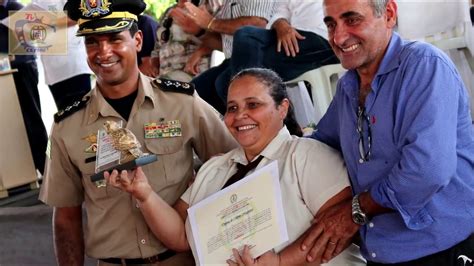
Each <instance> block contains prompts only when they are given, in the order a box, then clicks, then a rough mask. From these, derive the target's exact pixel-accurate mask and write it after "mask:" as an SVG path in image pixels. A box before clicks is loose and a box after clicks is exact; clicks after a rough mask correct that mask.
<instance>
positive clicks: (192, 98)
mask: <svg viewBox="0 0 474 266" xmlns="http://www.w3.org/2000/svg"><path fill="white" fill-rule="evenodd" d="M151 81H152V80H151V79H150V78H148V77H146V76H144V75H142V74H141V75H140V82H139V89H138V95H137V98H136V100H135V103H134V105H133V107H132V111H131V113H130V117H129V120H128V121H125V120H124V119H123V118H121V116H120V115H119V114H118V113H117V112H116V111H115V110H114V109H113V108H112V107H111V106H110V105H109V104H108V103H107V102H106V100H105V99H104V97H103V96H102V94H101V93H100V91H99V90H98V89H97V88H96V89H94V90H92V91H91V92H90V93H89V96H90V99H89V100H88V101H87V103H86V106H85V107H84V108H82V109H80V110H78V111H76V112H74V113H73V114H71V115H70V116H69V117H67V118H65V119H64V120H62V121H60V122H58V123H56V124H55V125H54V127H53V129H52V133H51V137H50V142H51V143H50V145H51V146H50V156H49V159H48V161H47V164H46V168H47V170H46V173H45V180H44V183H43V186H42V188H41V193H40V200H42V201H43V202H45V203H46V204H48V205H51V206H55V207H71V206H79V205H81V204H82V203H83V202H84V206H85V209H86V212H87V228H86V230H85V246H86V254H87V255H88V256H90V257H93V258H109V257H115V258H146V257H150V256H153V255H156V254H158V253H161V252H163V251H164V250H166V248H165V247H164V246H163V245H162V244H161V243H160V241H158V240H157V239H156V238H155V236H154V235H153V233H152V232H151V231H150V229H149V228H148V227H147V225H146V222H145V220H144V219H143V216H142V214H141V213H140V210H139V209H138V204H136V201H135V199H133V198H132V197H131V196H130V194H129V193H126V192H122V191H121V190H119V189H116V188H113V187H111V186H107V187H102V188H98V187H97V186H96V185H95V184H94V183H92V182H91V180H90V176H91V175H92V174H94V169H95V162H94V161H92V162H90V161H91V160H90V158H91V157H94V156H95V153H87V152H85V150H86V149H87V148H89V147H90V143H89V142H87V141H86V140H84V139H83V138H84V137H86V136H88V135H90V134H96V133H97V131H98V130H99V129H101V128H102V126H103V124H104V122H105V121H107V120H114V121H120V120H122V121H123V122H122V123H123V127H126V128H128V129H130V130H131V131H132V132H134V134H135V135H136V136H137V138H138V140H139V142H140V143H141V144H142V150H143V151H144V152H148V153H153V154H156V155H158V161H156V162H154V163H152V164H148V165H146V166H143V170H144V171H145V173H146V175H147V177H148V179H149V181H150V183H151V185H152V187H153V189H154V190H155V191H156V192H157V193H158V194H159V195H160V196H161V197H162V198H163V199H164V200H165V201H166V202H168V203H169V204H170V205H172V204H174V202H175V201H176V200H177V199H178V198H179V197H180V196H181V195H182V194H183V192H184V191H185V190H186V188H187V185H188V183H189V181H190V179H191V178H192V176H193V149H194V150H195V151H196V153H197V154H198V156H199V157H200V159H201V160H203V161H205V160H207V159H209V158H210V157H211V156H213V155H215V154H218V153H222V152H227V151H229V150H231V149H232V148H233V147H235V146H236V143H235V141H234V140H233V138H232V137H231V135H230V134H229V133H228V131H227V129H226V128H225V126H224V124H223V122H222V121H221V119H220V118H219V116H218V114H217V112H216V111H215V110H213V109H212V107H210V106H209V105H208V104H206V103H205V102H204V101H203V100H202V99H201V98H199V97H198V96H197V95H196V94H193V95H187V94H185V93H179V92H169V91H163V90H162V89H160V88H159V86H161V85H158V84H155V83H153V85H152V83H151ZM175 84H177V85H171V86H168V87H171V88H172V87H173V86H174V87H175V88H180V85H179V83H175ZM180 89H181V90H183V91H185V89H184V88H180ZM173 120H179V122H180V123H181V130H182V136H180V137H168V138H152V139H145V137H144V135H145V133H144V124H145V123H151V122H156V123H159V122H160V121H161V122H166V121H173ZM88 159H89V160H88Z"/></svg>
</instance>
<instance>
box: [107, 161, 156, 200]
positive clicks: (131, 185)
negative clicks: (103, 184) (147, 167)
mask: <svg viewBox="0 0 474 266" xmlns="http://www.w3.org/2000/svg"><path fill="white" fill-rule="evenodd" d="M129 175H130V176H131V177H129ZM104 178H105V180H106V181H107V183H108V184H110V185H112V186H113V187H116V188H119V189H121V190H123V191H125V192H128V193H130V194H132V196H134V197H135V198H136V199H137V200H138V201H139V202H145V201H146V200H147V199H148V197H149V196H150V195H151V194H152V192H153V190H152V189H151V186H150V184H149V183H148V179H147V178H146V176H145V173H143V170H142V168H141V167H137V168H136V169H135V170H133V171H131V172H127V171H126V170H122V171H121V172H120V173H119V171H117V170H115V169H114V170H113V171H112V173H109V172H104Z"/></svg>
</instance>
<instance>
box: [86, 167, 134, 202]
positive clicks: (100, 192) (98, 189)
mask: <svg viewBox="0 0 474 266" xmlns="http://www.w3.org/2000/svg"><path fill="white" fill-rule="evenodd" d="M93 174H94V167H92V170H90V171H87V172H85V173H84V174H83V176H82V184H83V186H84V193H85V195H86V196H85V197H86V201H87V200H88V199H90V200H91V201H92V202H94V204H96V206H104V205H105V204H106V202H107V200H109V199H112V198H115V197H117V196H119V195H122V194H125V193H126V192H122V191H121V190H120V189H118V188H115V187H112V186H110V185H107V186H105V187H104V186H98V185H97V184H96V183H95V182H92V181H91V176H92V175H93Z"/></svg>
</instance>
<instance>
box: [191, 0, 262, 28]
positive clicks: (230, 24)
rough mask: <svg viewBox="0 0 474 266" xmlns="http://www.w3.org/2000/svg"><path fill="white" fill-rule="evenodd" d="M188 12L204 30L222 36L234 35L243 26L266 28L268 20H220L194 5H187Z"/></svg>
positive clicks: (257, 18)
mask: <svg viewBox="0 0 474 266" xmlns="http://www.w3.org/2000/svg"><path fill="white" fill-rule="evenodd" d="M185 7H186V9H187V10H188V13H186V15H187V16H188V17H189V18H191V19H192V20H194V22H195V23H196V24H197V25H199V27H201V28H202V29H205V30H208V31H212V32H217V33H220V34H228V35H233V34H234V32H235V31H237V30H238V29H239V28H240V27H242V26H256V27H262V28H263V27H265V26H266V25H267V20H266V19H265V18H263V17H258V16H242V17H238V18H231V19H218V18H215V17H213V16H212V15H211V14H209V12H208V11H207V10H206V9H203V8H198V7H196V6H195V5H193V4H192V3H189V2H188V3H185Z"/></svg>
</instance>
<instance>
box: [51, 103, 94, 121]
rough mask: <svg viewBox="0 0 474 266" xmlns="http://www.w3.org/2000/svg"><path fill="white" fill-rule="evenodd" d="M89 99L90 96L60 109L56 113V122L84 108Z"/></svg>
mask: <svg viewBox="0 0 474 266" xmlns="http://www.w3.org/2000/svg"><path fill="white" fill-rule="evenodd" d="M88 100H89V98H84V99H82V100H80V101H75V102H74V103H72V104H71V105H69V106H68V107H66V108H64V109H62V110H59V111H58V112H57V113H56V114H55V115H54V122H56V123H59V122H61V121H62V120H63V119H64V118H66V117H68V116H70V115H72V114H74V113H75V112H77V111H79V110H81V109H82V108H84V107H85V106H86V104H87V101H88Z"/></svg>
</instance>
